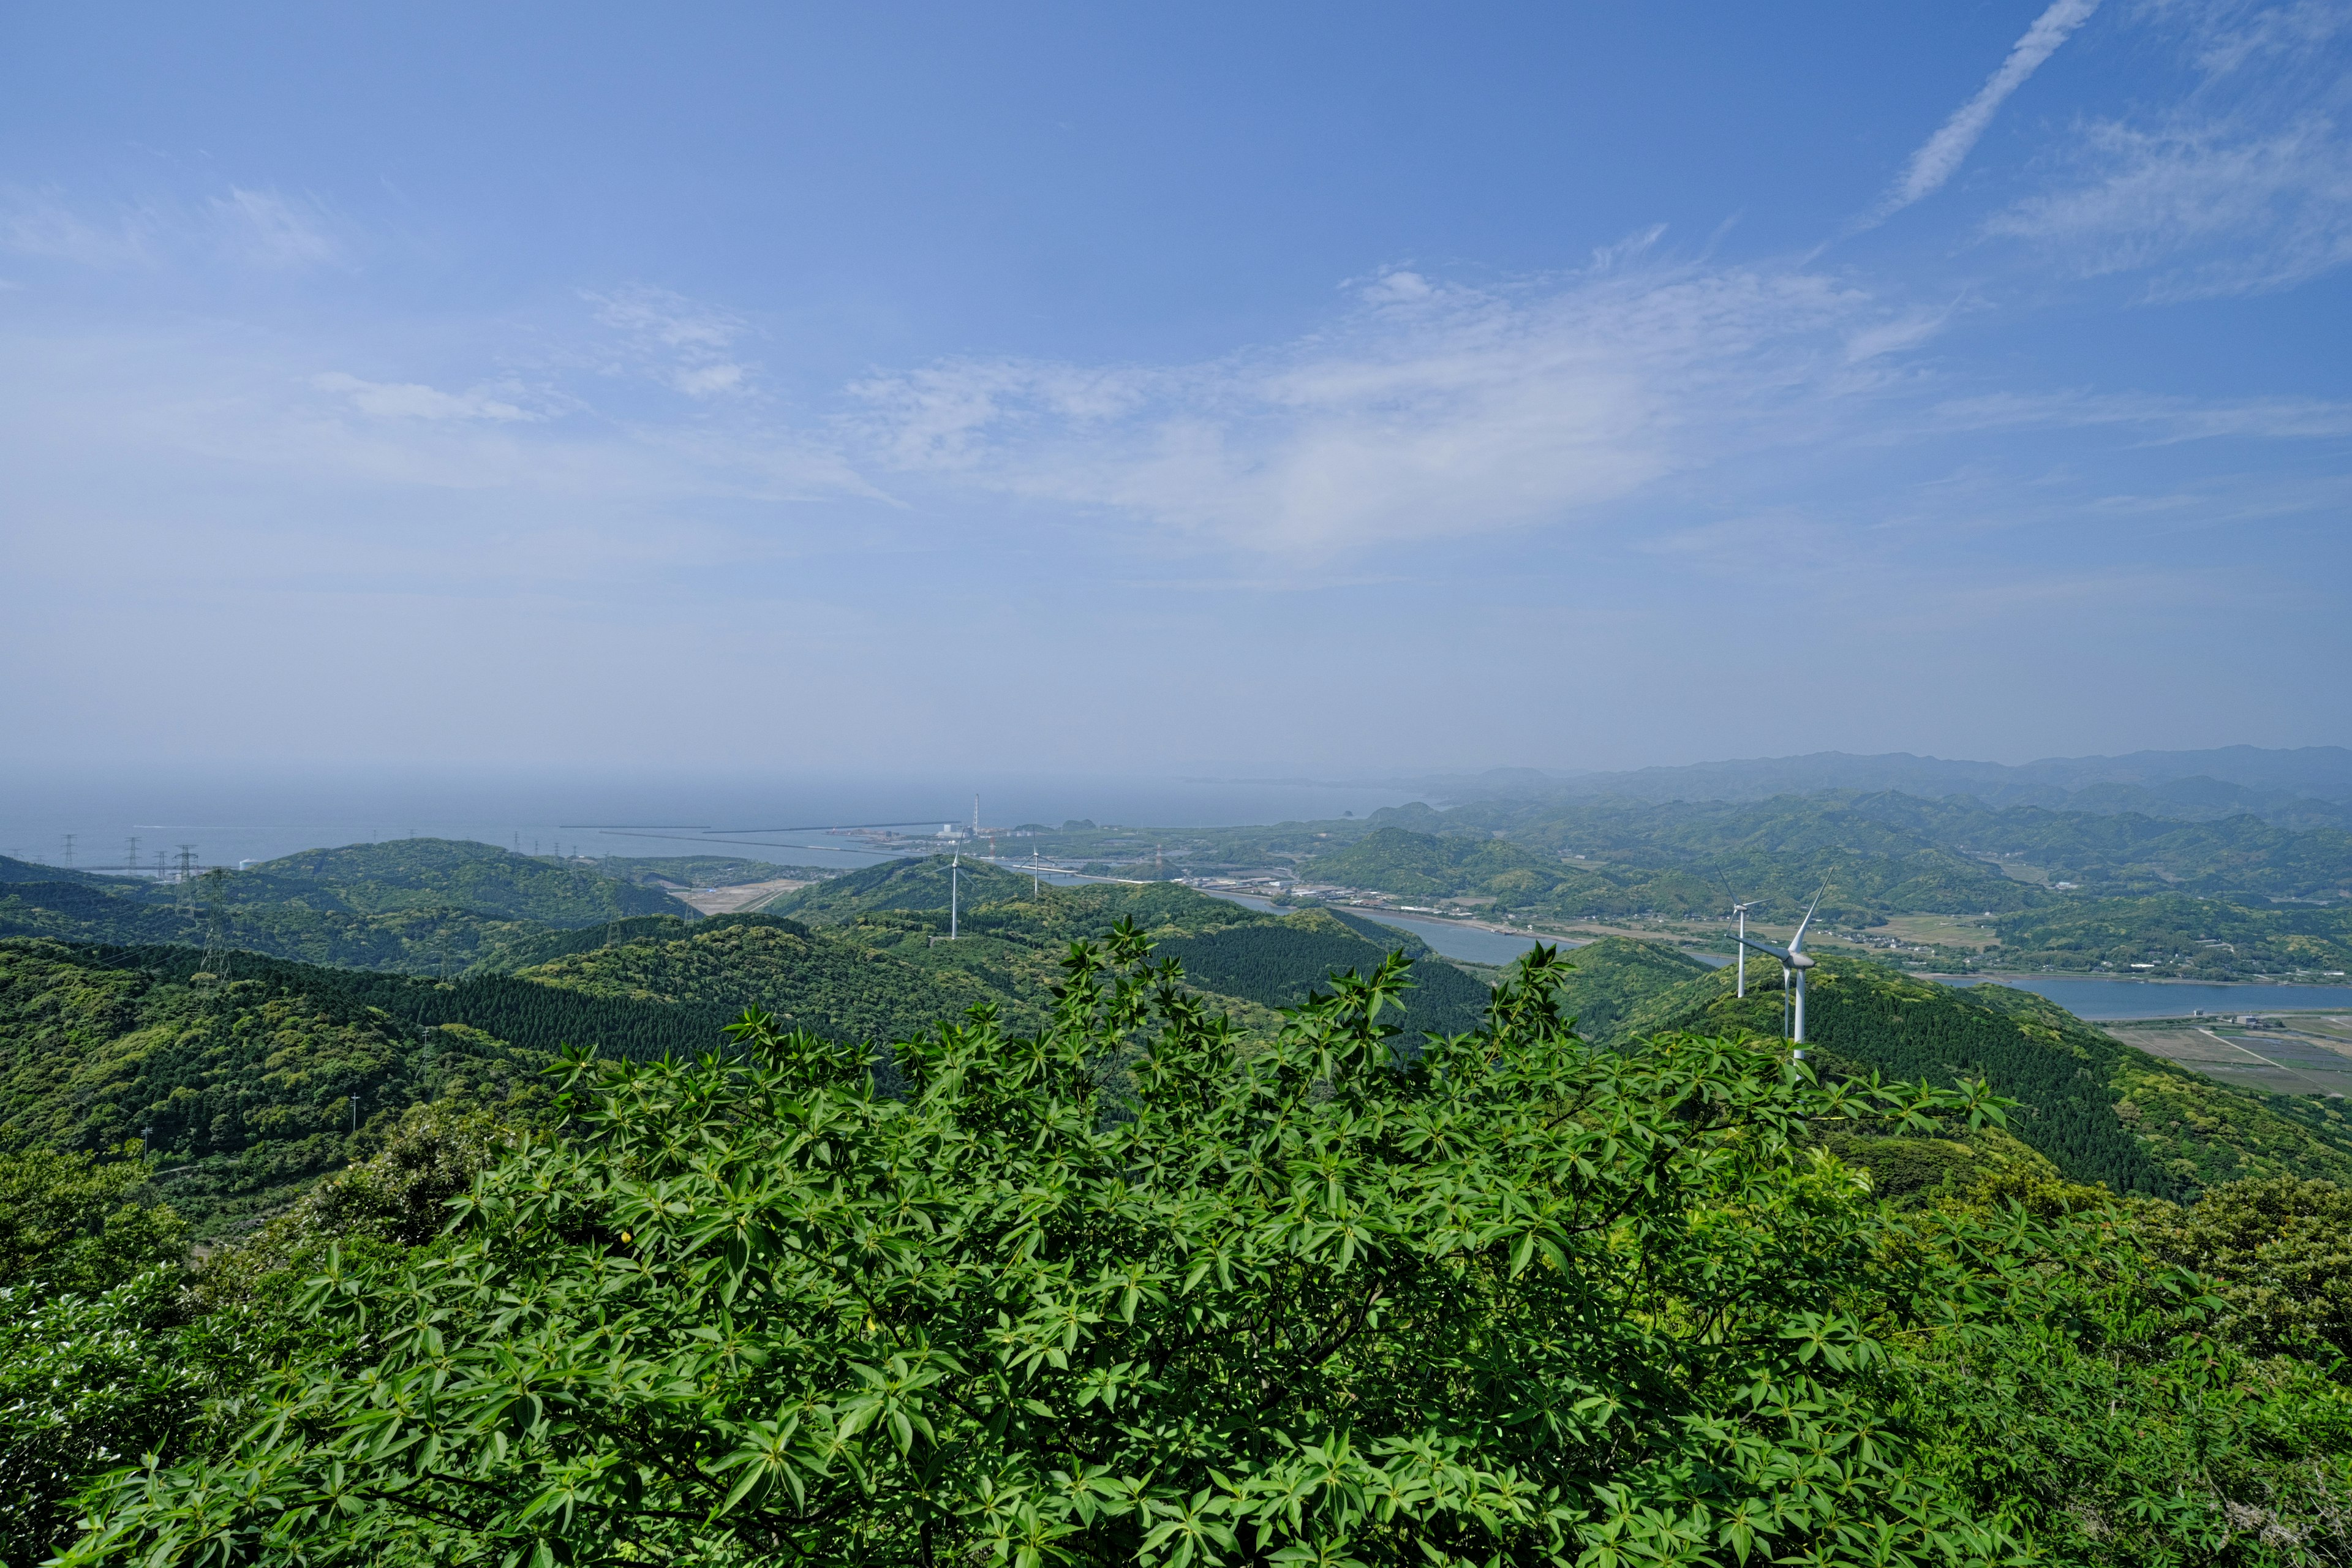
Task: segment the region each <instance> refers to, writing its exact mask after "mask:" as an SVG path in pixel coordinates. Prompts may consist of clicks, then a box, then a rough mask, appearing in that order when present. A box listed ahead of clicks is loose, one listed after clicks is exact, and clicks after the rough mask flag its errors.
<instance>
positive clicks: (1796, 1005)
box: [1739, 889, 1827, 1061]
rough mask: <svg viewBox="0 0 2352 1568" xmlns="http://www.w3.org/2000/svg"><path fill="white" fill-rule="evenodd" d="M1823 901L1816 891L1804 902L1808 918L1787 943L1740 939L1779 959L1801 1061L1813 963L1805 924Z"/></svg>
mask: <svg viewBox="0 0 2352 1568" xmlns="http://www.w3.org/2000/svg"><path fill="white" fill-rule="evenodd" d="M1823 890H1824V891H1826V890H1827V889H1823ZM1821 904H1822V895H1821V894H1820V893H1815V894H1814V895H1813V901H1812V902H1811V903H1810V904H1808V905H1806V906H1805V918H1804V919H1803V920H1801V921H1798V922H1797V934H1796V935H1794V936H1792V937H1790V939H1789V945H1788V946H1786V947H1774V946H1773V945H1772V944H1771V943H1770V942H1755V941H1751V940H1750V939H1749V938H1748V937H1745V936H1743V937H1741V938H1740V939H1739V945H1740V946H1742V947H1752V948H1754V949H1755V950H1756V951H1757V952H1769V953H1770V954H1771V955H1772V956H1773V957H1775V958H1777V959H1779V960H1780V992H1781V994H1782V995H1784V996H1788V997H1790V1005H1791V1007H1792V1008H1793V1009H1794V1016H1795V1020H1796V1024H1795V1027H1794V1028H1792V1029H1790V1032H1789V1043H1790V1044H1791V1045H1793V1046H1795V1047H1796V1048H1797V1049H1796V1056H1797V1059H1798V1060H1799V1061H1803V1060H1804V1059H1805V971H1806V970H1808V969H1811V967H1812V966H1813V961H1812V959H1811V956H1809V955H1808V954H1807V953H1806V952H1805V928H1806V927H1807V926H1809V925H1811V924H1812V923H1813V911H1814V910H1817V909H1819V908H1821ZM1792 972H1793V973H1795V975H1796V977H1797V982H1796V989H1795V990H1794V991H1793V992H1792V991H1790V987H1789V976H1790V973H1792Z"/></svg>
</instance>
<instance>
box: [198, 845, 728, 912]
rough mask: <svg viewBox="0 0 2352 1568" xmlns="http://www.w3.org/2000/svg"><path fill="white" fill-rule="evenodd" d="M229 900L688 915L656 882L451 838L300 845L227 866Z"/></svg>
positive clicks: (383, 908) (352, 907) (372, 908)
mask: <svg viewBox="0 0 2352 1568" xmlns="http://www.w3.org/2000/svg"><path fill="white" fill-rule="evenodd" d="M219 897H220V898H221V900H223V901H224V902H226V903H228V904H231V905H237V904H247V903H263V904H286V903H299V904H301V905H302V906H303V907H307V908H311V909H320V910H349V911H352V912H353V913H357V914H382V913H387V912H390V911H393V910H409V909H421V908H446V909H457V910H467V911H469V912H471V913H474V914H478V915H483V916H487V917H489V918H492V919H499V920H512V921H538V922H539V923H540V924H541V925H552V926H583V925H597V924H602V923H603V922H604V921H614V920H623V919H626V918H627V917H629V916H631V915H677V916H679V917H680V918H682V919H687V920H691V919H693V918H694V914H695V910H694V909H693V907H692V906H691V905H688V904H683V903H680V902H679V901H678V900H676V899H673V898H671V897H670V896H669V895H668V894H667V893H665V892H662V891H661V890H659V889H655V888H649V887H644V886H640V885H639V884H638V883H636V882H635V881H632V880H627V879H622V878H618V877H607V876H604V875H603V874H602V873H600V872H599V871H597V870H596V868H595V867H594V866H593V864H592V863H590V862H587V861H580V860H556V859H552V858H541V857H540V856H536V855H519V854H516V853H515V852H514V851H512V850H510V849H504V848H501V847H499V846H497V845H495V844H478V843H475V842H473V841H471V840H467V839H456V838H391V839H385V840H383V841H381V842H378V843H374V844H352V845H346V846H344V847H341V848H340V849H305V850H303V851H302V852H301V853H299V854H297V855H287V856H282V857H280V858H278V859H276V860H268V861H264V862H263V863H261V864H260V865H257V866H255V867H252V868H249V869H247V870H244V871H236V872H232V873H229V874H228V875H227V877H226V879H224V880H223V881H222V882H221V884H220V888H219Z"/></svg>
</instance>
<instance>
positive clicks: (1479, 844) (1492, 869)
mask: <svg viewBox="0 0 2352 1568" xmlns="http://www.w3.org/2000/svg"><path fill="white" fill-rule="evenodd" d="M1299 875H1300V876H1302V877H1306V878H1308V879H1312V880H1314V881H1318V882H1336V883H1339V884H1340V885H1342V886H1344V887H1350V888H1378V889H1383V890H1385V891H1388V892H1391V893H1402V894H1404V895H1405V896H1407V897H1409V898H1423V899H1436V898H1444V897H1447V896H1449V895H1451V894H1454V893H1464V892H1487V893H1495V892H1503V893H1508V892H1514V891H1517V892H1522V893H1541V894H1553V893H1557V892H1559V891H1562V890H1570V889H1572V890H1573V891H1575V892H1583V891H1585V890H1587V889H1591V888H1592V887H1594V886H1597V885H1601V883H1600V879H1598V878H1597V877H1595V876H1593V875H1592V874H1591V873H1590V872H1586V871H1582V870H1580V869H1578V868H1573V867H1570V866H1565V865H1563V864H1561V862H1560V861H1559V858H1557V857H1549V856H1538V855H1534V854H1531V853H1529V852H1528V850H1526V849H1524V848H1522V847H1519V846H1518V845H1516V844H1512V843H1509V842H1507V840H1504V839H1499V838H1492V837H1485V836H1481V837H1475V838H1473V837H1467V836H1464V835H1457V834H1448V835H1446V836H1444V837H1439V836H1437V835H1435V834H1429V833H1414V832H1412V831H1410V830H1409V829H1406V828H1402V827H1395V826H1381V827H1376V828H1374V829H1373V830H1372V831H1371V832H1370V833H1369V834H1367V835H1366V836H1365V837H1362V838H1360V839H1359V840H1357V841H1356V842H1355V843H1353V844H1350V845H1349V846H1348V847H1346V848H1344V849H1338V850H1334V851H1332V852H1331V853H1330V854H1328V855H1318V856H1317V857H1316V858H1314V859H1312V860H1309V861H1307V863H1306V864H1304V865H1303V866H1301V867H1300V868H1299Z"/></svg>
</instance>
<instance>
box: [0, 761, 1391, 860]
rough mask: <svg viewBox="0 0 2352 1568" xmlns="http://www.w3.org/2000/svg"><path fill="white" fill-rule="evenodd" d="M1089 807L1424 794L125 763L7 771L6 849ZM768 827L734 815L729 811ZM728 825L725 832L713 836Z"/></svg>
mask: <svg viewBox="0 0 2352 1568" xmlns="http://www.w3.org/2000/svg"><path fill="white" fill-rule="evenodd" d="M975 794H977V795H979V796H980V812H981V819H982V826H986V827H1000V828H1001V827H1013V826H1019V825H1021V824H1023V823H1029V822H1037V823H1044V824H1045V825H1046V826H1052V827H1059V826H1061V825H1062V824H1063V823H1064V822H1065V821H1067V820H1070V819H1073V818H1082V819H1085V820H1088V821H1092V822H1095V823H1097V824H1103V825H1108V824H1111V823H1118V824H1119V825H1121V826H1129V827H1202V826H1239V825H1244V824H1260V823H1274V822H1283V821H1315V820H1322V819H1325V818H1331V817H1339V816H1342V815H1344V814H1346V813H1348V812H1353V813H1355V814H1356V815H1357V816H1366V815H1368V814H1370V812H1373V811H1375V810H1378V809H1379V808H1380V807H1381V806H1384V805H1402V804H1403V803H1404V802H1406V801H1408V800H1411V799H1412V798H1414V797H1413V796H1412V795H1409V794H1405V793H1401V792H1399V791H1397V790H1394V789H1387V788H1382V787H1380V786H1377V785H1363V786H1346V785H1335V784H1286V783H1262V782H1249V781H1241V782H1234V781H1223V780H1208V779H1186V778H1170V777H1148V776H1140V777H1139V776H1117V775H1099V776H1087V775H1077V774H1063V775H1053V774H1041V775H1037V776H1034V777H1008V776H1003V775H995V776H986V775H983V776H977V777H974V776H961V777H957V776H950V775H938V776H928V777H927V776H917V775H905V774H900V775H875V776H870V777H856V776H846V775H838V776H817V775H799V776H795V775H791V774H777V775H773V776H759V775H746V774H739V775H732V776H727V777H709V776H697V775H694V774H689V773H678V774H663V773H651V772H648V773H630V774H625V775H621V774H604V775H598V774H593V773H574V772H553V771H550V772H547V773H499V774H473V775H461V774H434V773H421V772H417V773H405V774H404V773H391V772H383V771H375V772H368V773H358V772H352V773H272V774H260V775H254V774H247V775H236V774H228V773H209V774H207V773H192V772H179V773H173V772H166V771H158V772H155V773H142V772H141V771H139V770H138V769H135V768H125V769H122V770H120V771H118V772H115V773H110V774H107V775H105V776H102V777H72V776H66V775H50V776H46V777H44V776H38V775H33V776H26V775H24V774H16V775H0V854H5V855H10V856H14V857H15V858H18V859H20V860H32V861H37V862H41V863H45V864H47V865H63V864H65V863H66V861H67V857H68V847H67V842H66V839H67V836H68V834H70V835H72V837H73V844H72V847H71V859H72V863H73V864H74V865H75V866H76V867H78V868H82V869H85V870H95V871H107V870H120V869H121V868H122V866H123V862H124V857H125V855H126V854H127V853H128V848H129V842H130V840H131V839H132V838H134V837H135V838H137V839H138V841H139V862H140V864H141V865H142V866H143V867H145V868H150V869H152V868H153V866H154V864H155V855H156V853H157V852H158V851H161V852H163V855H164V856H165V858H166V859H167V860H170V861H173V862H176V859H177V857H178V854H179V850H180V847H181V846H182V845H184V844H185V845H194V858H195V861H196V863H197V864H199V865H205V866H235V865H236V864H238V863H239V862H240V861H245V860H269V859H275V858H278V856H281V855H290V854H293V853H294V852H295V851H297V850H300V849H314V848H325V847H334V846H338V845H344V844H362V843H373V842H376V841H379V840H382V839H388V838H405V837H436V838H471V839H478V840H480V841H481V842H483V843H488V844H499V845H504V846H505V847H508V848H515V847H520V848H521V849H522V850H523V851H524V852H526V853H539V854H553V853H555V852H556V851H557V849H558V848H559V847H561V849H562V851H563V852H565V853H576V854H582V855H701V854H713V855H724V854H728V853H730V848H729V846H730V844H731V845H735V846H739V847H740V849H741V852H742V853H743V854H744V855H746V856H748V857H751V858H756V859H763V860H773V861H780V862H783V863H787V864H790V863H793V862H795V861H797V862H800V863H803V864H822V865H840V866H842V867H844V868H853V867H856V866H861V865H867V864H871V863H872V862H873V861H875V860H876V859H878V858H882V857H878V856H875V855H873V854H871V853H867V852H863V851H858V850H856V849H854V848H852V847H851V846H850V843H849V841H848V840H845V839H843V838H840V837H831V836H829V835H827V834H825V833H824V832H823V831H810V830H811V829H823V828H825V827H831V826H850V825H856V824H866V823H898V824H906V825H908V826H910V827H911V828H912V830H914V831H921V830H922V829H923V828H924V827H925V826H928V827H929V829H930V830H931V831H934V832H936V831H937V830H938V829H939V827H940V826H941V825H942V824H945V823H950V822H955V823H961V824H967V825H968V824H969V823H970V822H971V815H972V796H973V795H975ZM743 828H749V829H761V830H766V831H757V832H751V833H741V834H734V833H721V832H720V830H725V829H743ZM714 838H715V839H718V840H719V841H716V842H714V841H712V840H713V839H714Z"/></svg>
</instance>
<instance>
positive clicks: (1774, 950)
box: [1731, 936, 1792, 963]
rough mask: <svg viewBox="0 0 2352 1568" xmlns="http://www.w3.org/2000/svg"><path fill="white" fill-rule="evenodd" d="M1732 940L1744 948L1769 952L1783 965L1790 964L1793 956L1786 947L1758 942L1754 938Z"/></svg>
mask: <svg viewBox="0 0 2352 1568" xmlns="http://www.w3.org/2000/svg"><path fill="white" fill-rule="evenodd" d="M1731 940H1732V941H1734V942H1738V944H1739V945H1740V946H1742V947H1752V948H1754V949H1755V950H1756V951H1757V952H1769V953H1770V954H1771V955H1772V956H1773V957H1775V958H1777V959H1779V960H1780V962H1781V963H1788V962H1789V960H1790V957H1791V956H1792V955H1791V954H1790V952H1789V950H1788V949H1787V948H1785V947H1774V946H1773V945H1772V944H1771V943H1770V942H1758V941H1756V940H1755V939H1754V938H1752V937H1745V936H1735V937H1733V938H1732V939H1731Z"/></svg>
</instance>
